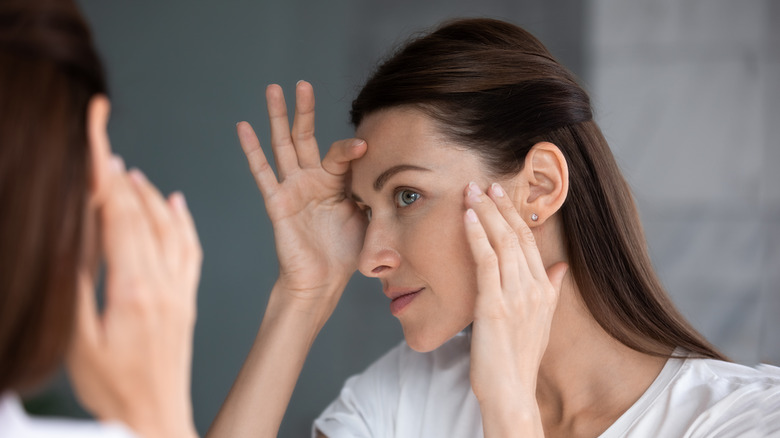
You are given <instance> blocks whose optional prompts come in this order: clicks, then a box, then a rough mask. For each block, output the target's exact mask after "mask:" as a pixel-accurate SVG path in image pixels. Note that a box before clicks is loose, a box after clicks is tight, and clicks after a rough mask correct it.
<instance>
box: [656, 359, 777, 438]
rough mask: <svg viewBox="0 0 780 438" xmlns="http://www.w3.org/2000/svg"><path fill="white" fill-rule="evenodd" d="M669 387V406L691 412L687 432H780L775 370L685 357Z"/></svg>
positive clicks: (770, 367)
mask: <svg viewBox="0 0 780 438" xmlns="http://www.w3.org/2000/svg"><path fill="white" fill-rule="evenodd" d="M670 390H671V392H670V397H674V398H675V399H676V401H675V402H674V403H673V404H674V405H676V406H681V407H684V406H688V407H691V408H693V409H694V410H695V412H696V413H697V415H695V417H694V419H693V421H692V422H691V424H690V427H689V428H688V433H689V435H690V436H722V437H731V436H734V437H736V436H743V435H744V434H749V433H756V432H758V433H760V436H768V434H769V433H772V434H778V433H780V368H777V367H773V366H769V365H760V366H758V367H749V366H745V365H740V364H735V363H730V362H724V361H720V360H714V359H687V360H686V361H685V363H684V364H683V367H682V369H681V370H680V373H679V375H678V376H677V379H676V382H675V384H674V385H673V387H672V388H670ZM773 436H774V435H773Z"/></svg>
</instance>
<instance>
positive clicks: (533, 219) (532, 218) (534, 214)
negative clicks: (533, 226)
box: [531, 213, 539, 222]
mask: <svg viewBox="0 0 780 438" xmlns="http://www.w3.org/2000/svg"><path fill="white" fill-rule="evenodd" d="M531 220H532V221H534V222H536V221H538V220H539V215H537V214H536V213H531Z"/></svg>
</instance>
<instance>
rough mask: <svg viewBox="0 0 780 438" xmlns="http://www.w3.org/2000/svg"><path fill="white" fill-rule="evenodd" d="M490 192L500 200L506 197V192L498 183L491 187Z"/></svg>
mask: <svg viewBox="0 0 780 438" xmlns="http://www.w3.org/2000/svg"><path fill="white" fill-rule="evenodd" d="M490 191H491V192H493V194H494V195H496V196H497V197H499V198H503V197H504V190H503V189H502V188H501V185H500V184H498V183H493V184H492V185H491V186H490Z"/></svg>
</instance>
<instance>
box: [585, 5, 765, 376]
mask: <svg viewBox="0 0 780 438" xmlns="http://www.w3.org/2000/svg"><path fill="white" fill-rule="evenodd" d="M778 5H779V3H778V2H776V1H774V0H750V1H741V2H733V1H727V0H707V1H691V0H684V1H683V0H636V1H633V0H632V1H623V0H592V1H591V7H590V10H589V18H588V23H589V24H588V26H589V28H590V31H589V32H588V35H589V49H588V51H589V54H590V56H589V58H588V59H589V72H588V75H587V77H588V78H589V81H590V84H588V85H589V88H590V90H591V92H592V96H593V100H594V104H595V107H596V112H597V119H598V121H599V123H600V124H601V127H602V129H603V130H604V133H605V135H606V136H607V139H608V140H609V141H610V145H611V147H612V149H613V151H614V152H615V154H616V155H617V158H618V161H619V162H620V164H621V166H622V168H623V170H624V173H625V176H626V178H627V179H628V180H629V183H630V184H631V185H632V187H633V189H634V194H635V196H636V198H637V202H638V205H639V209H640V213H641V216H642V219H643V223H644V226H645V231H646V234H647V238H648V242H649V245H650V251H651V254H652V257H653V261H654V263H655V265H656V268H657V270H658V272H659V273H660V275H661V277H662V280H663V282H664V284H665V285H666V287H667V289H668V290H669V292H670V294H671V295H672V296H673V298H674V300H675V302H676V303H677V304H678V305H679V307H680V308H681V310H682V311H683V313H684V314H685V315H686V316H687V317H688V318H689V319H690V320H691V321H692V322H693V324H694V325H695V326H696V327H697V328H698V329H699V330H700V331H702V332H703V333H704V334H705V336H707V337H708V338H709V339H710V340H711V341H713V342H714V343H715V344H716V345H717V346H719V347H720V348H721V349H722V350H723V351H724V352H725V353H726V354H728V355H730V356H731V357H732V358H733V359H735V360H737V361H740V362H744V363H755V362H758V361H764V362H772V363H775V364H778V363H780V169H778V167H780V140H778V139H780V128H778V125H780V62H779V61H780V37H778V35H779V32H778V29H777V26H778V25H780V7H778Z"/></svg>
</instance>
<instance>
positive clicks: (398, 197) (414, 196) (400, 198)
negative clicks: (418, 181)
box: [395, 190, 420, 207]
mask: <svg viewBox="0 0 780 438" xmlns="http://www.w3.org/2000/svg"><path fill="white" fill-rule="evenodd" d="M418 199H420V194H419V193H417V192H413V191H411V190H399V191H398V192H397V193H396V194H395V202H396V204H397V205H398V206H399V207H408V206H409V205H411V204H412V203H413V202H414V201H416V200H418Z"/></svg>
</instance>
